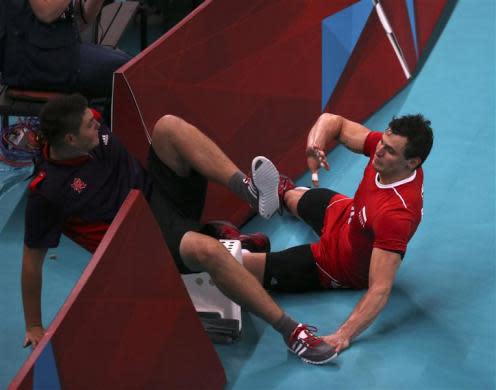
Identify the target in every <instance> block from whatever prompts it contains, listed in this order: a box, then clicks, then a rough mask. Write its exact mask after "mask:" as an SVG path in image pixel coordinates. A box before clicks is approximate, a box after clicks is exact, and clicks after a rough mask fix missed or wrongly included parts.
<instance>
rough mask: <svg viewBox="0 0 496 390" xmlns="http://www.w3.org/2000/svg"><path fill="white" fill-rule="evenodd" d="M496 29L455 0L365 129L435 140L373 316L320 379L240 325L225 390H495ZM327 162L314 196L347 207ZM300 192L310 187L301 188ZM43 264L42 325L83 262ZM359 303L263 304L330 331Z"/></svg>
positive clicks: (8, 352) (12, 295)
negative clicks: (428, 130) (417, 68)
mask: <svg viewBox="0 0 496 390" xmlns="http://www.w3.org/2000/svg"><path fill="white" fill-rule="evenodd" d="M495 21H496V18H495V3H494V2H493V0H480V1H468V0H460V1H459V2H458V4H457V6H456V7H455V9H454V11H453V13H452V15H451V18H450V20H449V21H448V23H447V25H446V28H445V30H444V31H443V33H442V35H441V36H440V38H439V40H438V42H437V44H436V45H435V47H434V48H433V50H432V52H431V54H430V57H429V58H428V60H427V62H426V63H425V64H424V66H423V68H422V70H421V72H420V74H418V75H417V77H416V78H415V79H414V80H413V81H412V82H411V83H410V85H409V86H408V87H407V88H406V89H405V90H403V91H402V92H401V93H400V94H399V95H398V96H396V97H395V98H394V99H393V100H391V101H390V102H389V103H388V104H387V105H386V106H384V107H383V108H382V109H381V110H380V111H379V112H377V113H376V114H375V115H373V116H372V117H371V118H370V119H369V120H368V121H367V122H366V125H368V126H369V127H371V128H373V129H384V128H385V126H386V125H387V123H388V122H389V120H390V119H391V117H392V116H393V115H401V114H405V113H416V112H422V113H424V114H425V115H426V116H427V117H428V118H430V119H431V120H432V124H433V127H434V129H435V143H434V148H433V151H432V153H431V156H430V157H429V159H428V161H427V162H426V164H425V167H424V171H425V185H424V191H425V198H424V199H425V204H424V219H423V223H422V224H421V226H420V227H419V229H418V231H417V233H416V235H415V237H414V238H413V240H412V241H411V243H410V245H409V249H408V253H407V255H406V257H405V259H404V262H403V264H402V266H401V268H400V271H399V274H398V277H397V282H396V285H395V288H394V290H393V293H392V297H391V299H390V302H389V304H388V306H387V307H386V309H385V310H384V312H383V313H382V315H381V316H380V317H379V319H378V320H377V321H376V322H375V323H374V324H373V325H372V326H371V327H370V328H369V329H368V330H366V331H365V332H364V333H363V334H362V335H361V336H360V337H358V338H357V340H356V341H355V342H354V343H353V344H352V345H351V348H350V349H348V350H346V351H345V352H344V353H342V354H341V355H340V356H339V357H338V358H337V359H336V361H335V363H333V364H330V365H327V366H323V367H318V366H310V365H306V364H303V363H301V362H300V361H298V360H297V359H296V358H295V357H294V356H292V355H289V353H288V352H287V351H286V350H285V347H284V345H283V343H282V342H281V339H280V337H279V335H278V334H277V333H276V332H275V331H274V330H273V329H272V328H271V327H270V326H267V325H266V324H265V323H264V322H263V321H261V320H259V319H258V318H256V317H254V316H252V315H250V314H248V313H244V316H243V320H244V323H243V327H244V333H243V337H242V339H241V340H240V341H239V342H237V343H236V344H234V345H230V346H221V347H217V351H218V352H219V355H220V356H221V359H222V362H223V364H224V367H225V370H226V374H227V377H228V386H227V388H228V389H300V388H309V389H330V388H333V389H392V390H394V389H495V388H496V362H495V351H496V342H495V334H496V327H495V325H496V321H495V317H496V311H495V308H496V306H495V296H496V294H495V261H496V256H495V240H496V236H495V217H496V214H495V180H496V179H495V178H496V176H495V150H496V144H495V130H496V128H495V113H496V110H495V108H496V107H495V52H494V49H495V27H494V26H495ZM329 159H330V162H331V167H332V168H331V172H330V173H328V174H325V175H321V180H322V184H323V185H325V186H328V187H331V188H333V189H335V190H338V191H340V192H343V193H345V194H349V195H352V194H353V193H354V190H355V188H356V186H357V183H358V181H359V180H360V177H361V173H362V169H363V166H364V164H365V162H366V161H365V159H364V158H360V157H359V156H356V155H353V154H351V153H350V152H349V151H346V150H344V149H342V148H337V149H336V150H335V151H333V152H332V153H331V155H330V157H329ZM298 183H299V184H300V185H308V183H309V176H308V175H305V176H304V177H302V178H301V179H300V180H299V181H298ZM0 199H2V202H0V231H1V233H0V246H1V252H0V253H1V255H0V256H1V260H2V263H3V264H2V265H3V272H2V273H1V275H0V285H1V287H2V294H1V297H0V302H1V304H0V318H2V321H1V322H0V389H3V388H5V387H6V385H7V384H8V383H9V381H10V380H11V379H12V377H13V375H14V374H15V373H16V371H17V370H18V369H19V367H20V366H21V364H22V362H23V361H24V360H25V359H26V357H27V356H28V354H29V351H28V350H23V349H22V348H21V343H22V338H23V332H24V330H23V318H22V308H21V298H20V289H19V276H20V258H21V248H22V235H23V217H22V215H23V204H24V199H23V197H22V189H21V187H20V186H16V187H14V188H12V189H11V190H10V192H7V193H6V194H4V195H3V197H2V198H0ZM5 199H7V200H5ZM19 199H20V201H19ZM18 202H19V203H18ZM17 203H18V205H17V206H15V205H16V204H17ZM14 207H15V211H14V212H12V209H13V208H14ZM4 225H5V227H4V228H3V230H2V227H3V226H4ZM244 230H245V231H256V230H261V231H264V232H266V233H267V234H269V236H270V237H271V240H272V244H273V248H274V249H276V250H278V249H282V248H284V247H286V246H287V245H288V243H289V245H297V244H300V243H304V242H309V241H313V240H315V237H314V235H313V233H311V232H310V230H309V229H308V228H306V227H305V226H303V225H302V224H301V223H299V222H297V221H296V220H294V219H292V218H290V217H279V216H277V217H275V218H273V219H272V220H271V221H270V222H269V223H267V222H266V221H262V220H261V219H258V218H255V219H253V220H252V221H250V223H249V224H248V225H246V226H245V228H244ZM50 255H52V257H54V259H49V260H47V261H46V269H45V285H44V290H43V306H44V310H45V322H48V321H49V320H50V319H51V318H53V316H54V315H55V313H56V311H57V310H58V308H59V307H60V305H61V304H62V302H63V301H64V298H65V296H66V295H67V293H68V292H69V291H70V289H71V288H72V286H73V284H74V283H75V281H76V280H77V278H78V276H79V274H80V273H81V271H82V270H83V268H84V266H85V265H86V263H87V261H88V259H89V255H88V254H87V253H86V252H84V251H83V250H81V249H79V248H78V247H76V246H75V245H74V244H72V243H71V242H69V241H64V242H63V244H62V245H61V247H60V248H58V249H57V250H55V251H52V252H51V253H50ZM361 295H362V293H361V292H354V291H338V292H322V293H312V294H305V295H292V294H285V295H275V296H274V297H275V299H276V300H277V302H278V303H280V304H281V305H282V306H283V308H284V309H285V310H286V311H287V312H288V313H289V314H291V315H292V316H293V317H295V318H296V319H298V320H300V321H303V322H307V323H311V324H313V325H315V326H317V327H318V328H319V329H320V331H321V332H322V333H330V332H333V331H334V330H335V329H336V328H337V327H338V326H339V325H340V324H341V322H342V321H344V320H345V319H346V317H347V315H348V314H349V313H350V311H351V310H352V308H353V306H354V305H355V303H356V302H357V301H358V299H359V298H360V297H361Z"/></svg>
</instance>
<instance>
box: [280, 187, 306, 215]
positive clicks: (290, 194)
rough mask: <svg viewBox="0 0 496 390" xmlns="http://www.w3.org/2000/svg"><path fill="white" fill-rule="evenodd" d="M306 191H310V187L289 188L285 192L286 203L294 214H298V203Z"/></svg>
mask: <svg viewBox="0 0 496 390" xmlns="http://www.w3.org/2000/svg"><path fill="white" fill-rule="evenodd" d="M306 191H308V189H303V188H298V189H292V190H289V191H287V192H286V193H285V194H284V203H285V204H286V207H287V208H288V209H289V210H290V211H291V213H292V214H294V215H297V212H298V203H299V202H300V199H301V197H302V196H303V194H304V193H305V192H306Z"/></svg>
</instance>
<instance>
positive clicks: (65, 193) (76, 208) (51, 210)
mask: <svg viewBox="0 0 496 390" xmlns="http://www.w3.org/2000/svg"><path fill="white" fill-rule="evenodd" d="M99 138H100V143H99V145H98V146H96V147H95V148H94V149H93V150H92V151H91V152H90V153H89V155H87V156H83V157H79V158H76V159H71V160H51V159H50V156H49V148H48V146H45V148H44V149H43V158H42V159H41V160H40V161H39V162H38V163H37V167H36V177H35V178H34V179H33V181H32V182H31V184H30V186H29V188H30V191H29V196H28V203H27V207H26V215H25V219H26V224H25V235H24V243H25V244H26V245H27V246H28V247H29V248H53V247H56V246H58V244H59V241H60V236H61V234H62V233H64V234H66V235H67V236H69V237H70V238H71V239H73V240H74V241H76V242H77V243H78V244H80V245H81V246H83V247H84V248H86V249H88V250H89V251H90V252H94V251H95V249H96V247H97V246H98V244H99V243H100V241H101V239H102V237H103V235H104V234H105V232H106V231H107V229H108V227H109V226H110V224H111V223H112V220H113V219H114V217H115V215H116V214H117V212H118V211H119V208H120V206H121V205H122V203H123V202H124V200H125V198H126V196H127V195H128V194H129V191H130V190H131V189H139V190H141V191H142V192H143V193H144V194H145V196H146V197H147V198H149V197H150V194H151V191H152V184H151V180H150V178H149V176H148V174H147V172H146V171H145V169H144V168H143V167H142V166H141V164H140V163H139V161H138V160H137V159H136V158H134V157H133V156H131V155H130V154H129V153H128V151H127V150H126V149H125V148H124V146H123V145H122V144H121V143H120V142H119V141H118V140H117V139H116V137H115V136H113V135H112V133H110V132H109V131H107V130H104V129H103V128H101V129H100V131H99Z"/></svg>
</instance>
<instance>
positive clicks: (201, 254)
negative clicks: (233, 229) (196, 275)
mask: <svg viewBox="0 0 496 390" xmlns="http://www.w3.org/2000/svg"><path fill="white" fill-rule="evenodd" d="M179 250H180V253H181V258H182V259H183V261H184V263H185V264H186V266H187V267H188V268H190V269H192V270H194V271H197V270H202V271H208V272H211V271H213V270H215V269H216V268H218V267H221V266H222V261H223V259H224V256H223V254H224V253H223V251H225V249H224V247H223V246H222V244H221V243H220V242H219V241H218V240H216V239H215V238H212V237H209V236H206V235H204V234H200V233H196V232H188V233H186V234H185V235H184V236H183V239H182V240H181V245H180V249H179Z"/></svg>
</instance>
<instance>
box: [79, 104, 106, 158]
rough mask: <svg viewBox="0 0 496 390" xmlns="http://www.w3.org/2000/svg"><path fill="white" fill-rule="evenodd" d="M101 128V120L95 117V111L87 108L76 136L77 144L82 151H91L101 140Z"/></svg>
mask: <svg viewBox="0 0 496 390" xmlns="http://www.w3.org/2000/svg"><path fill="white" fill-rule="evenodd" d="M99 128H100V122H98V121H97V120H96V119H95V118H94V117H93V113H92V112H91V110H90V109H88V108H87V109H86V111H85V113H84V115H83V121H82V122H81V127H80V128H79V134H78V135H77V136H76V137H75V146H76V147H77V148H78V149H80V150H81V151H82V152H89V151H90V150H91V149H93V148H94V147H95V146H97V145H98V144H99V142H100V140H99V138H98V129H99Z"/></svg>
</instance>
